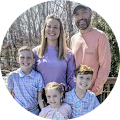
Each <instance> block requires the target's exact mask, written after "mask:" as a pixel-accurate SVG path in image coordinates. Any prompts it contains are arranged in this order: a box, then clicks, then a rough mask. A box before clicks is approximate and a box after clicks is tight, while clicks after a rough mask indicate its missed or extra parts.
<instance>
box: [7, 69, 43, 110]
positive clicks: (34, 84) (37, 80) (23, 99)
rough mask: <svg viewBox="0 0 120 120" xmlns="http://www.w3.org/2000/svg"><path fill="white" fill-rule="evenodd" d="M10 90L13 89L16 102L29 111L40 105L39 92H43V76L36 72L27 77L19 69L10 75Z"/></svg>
mask: <svg viewBox="0 0 120 120" xmlns="http://www.w3.org/2000/svg"><path fill="white" fill-rule="evenodd" d="M8 88H9V89H13V91H14V94H15V100H16V101H17V102H18V103H19V104H20V105H21V106H23V107H24V108H25V109H27V110H29V109H33V108H34V107H36V106H37V105H38V91H42V89H43V88H44V82H43V79H42V76H41V74H40V73H38V72H36V71H34V70H32V71H31V73H30V74H28V75H26V74H24V73H23V72H22V70H21V69H18V70H16V71H13V72H11V73H10V74H9V76H8Z"/></svg>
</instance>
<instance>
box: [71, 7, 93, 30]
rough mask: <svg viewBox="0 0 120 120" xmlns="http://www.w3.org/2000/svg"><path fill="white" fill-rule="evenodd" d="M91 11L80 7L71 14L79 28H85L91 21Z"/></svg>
mask: <svg viewBox="0 0 120 120" xmlns="http://www.w3.org/2000/svg"><path fill="white" fill-rule="evenodd" d="M91 16H92V11H91V10H90V9H85V8H81V9H78V10H77V11H76V13H75V14H74V16H73V19H74V20H75V24H76V26H77V27H78V28H79V29H80V30H85V29H87V28H88V27H89V25H90V22H91Z"/></svg>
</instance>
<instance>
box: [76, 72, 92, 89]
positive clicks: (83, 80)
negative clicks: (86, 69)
mask: <svg viewBox="0 0 120 120" xmlns="http://www.w3.org/2000/svg"><path fill="white" fill-rule="evenodd" d="M91 80H92V74H83V75H82V74H78V75H77V77H76V78H75V79H74V81H75V82H76V89H82V90H86V89H88V88H89V87H90V85H91Z"/></svg>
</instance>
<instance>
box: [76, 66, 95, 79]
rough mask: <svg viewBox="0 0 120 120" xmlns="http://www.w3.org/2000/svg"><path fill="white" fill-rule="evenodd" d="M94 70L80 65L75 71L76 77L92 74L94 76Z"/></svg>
mask: <svg viewBox="0 0 120 120" xmlns="http://www.w3.org/2000/svg"><path fill="white" fill-rule="evenodd" d="M93 71H94V70H93V69H92V68H91V67H89V66H87V65H82V64H81V65H80V66H78V67H77V68H76V69H75V77H77V75H78V74H82V75H84V74H92V75H93Z"/></svg>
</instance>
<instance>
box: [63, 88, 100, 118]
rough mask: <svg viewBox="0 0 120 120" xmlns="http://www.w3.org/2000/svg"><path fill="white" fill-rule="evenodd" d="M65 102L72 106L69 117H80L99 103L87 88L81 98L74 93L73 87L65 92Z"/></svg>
mask: <svg viewBox="0 0 120 120" xmlns="http://www.w3.org/2000/svg"><path fill="white" fill-rule="evenodd" d="M65 102H66V103H68V104H69V105H70V106H71V108H72V114H71V118H77V117H80V116H82V115H84V114H86V113H88V112H90V111H92V110H93V109H95V108H96V107H97V106H99V104H100V103H99V102H98V100H97V97H96V96H95V94H94V93H93V92H90V91H89V90H87V92H86V95H85V97H84V98H83V99H79V98H78V97H77V96H76V94H75V88H74V89H72V90H71V91H69V92H67V93H66V95H65Z"/></svg>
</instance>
